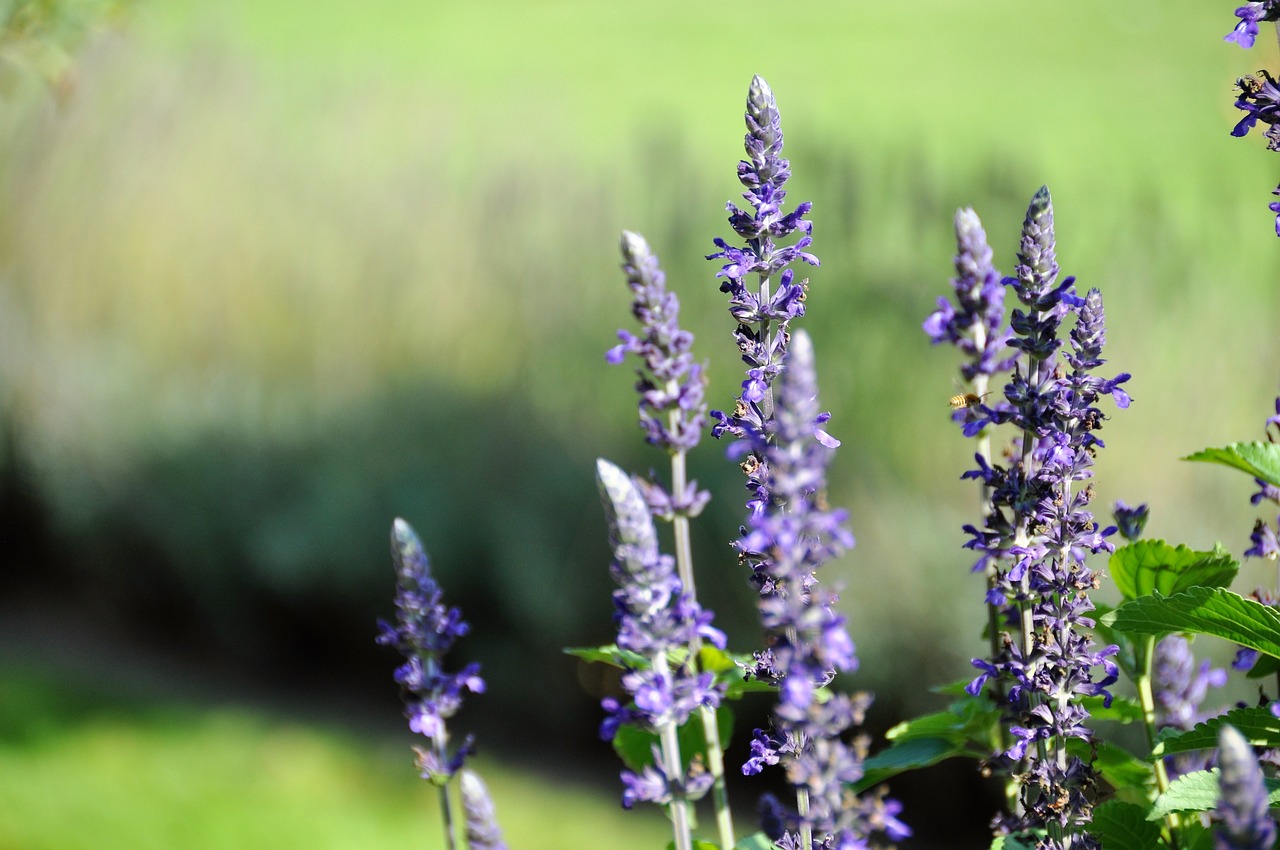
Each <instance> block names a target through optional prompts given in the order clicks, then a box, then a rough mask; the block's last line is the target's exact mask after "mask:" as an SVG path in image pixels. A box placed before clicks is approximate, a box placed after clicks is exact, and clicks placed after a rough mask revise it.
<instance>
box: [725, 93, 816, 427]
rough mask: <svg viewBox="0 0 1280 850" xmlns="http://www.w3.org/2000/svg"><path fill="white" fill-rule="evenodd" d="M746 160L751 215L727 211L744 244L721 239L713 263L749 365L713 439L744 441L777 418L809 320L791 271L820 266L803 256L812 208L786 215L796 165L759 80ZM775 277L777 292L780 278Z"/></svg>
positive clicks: (743, 176) (743, 169)
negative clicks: (776, 398) (796, 337)
mask: <svg viewBox="0 0 1280 850" xmlns="http://www.w3.org/2000/svg"><path fill="white" fill-rule="evenodd" d="M746 119H747V135H746V151H747V159H746V160H743V161H741V162H739V163H738V180H739V181H740V182H741V183H742V185H743V186H745V187H746V189H747V191H746V192H745V193H743V198H745V199H746V200H747V202H748V203H749V204H750V209H749V210H743V209H740V208H738V207H737V206H736V205H735V204H733V203H730V204H728V206H727V208H728V210H729V225H730V226H731V227H732V228H733V230H734V232H735V233H736V234H738V236H739V237H740V238H742V239H743V240H744V241H745V244H744V245H742V246H741V247H738V246H732V245H730V244H729V243H728V242H726V241H725V240H724V239H716V240H715V245H716V247H717V248H719V249H720V250H719V251H717V252H716V253H714V254H711V255H709V256H708V257H707V259H708V260H724V265H723V266H722V267H721V269H720V271H719V272H717V274H716V276H717V277H722V278H724V281H723V282H722V283H721V284H720V291H721V292H726V293H728V294H729V312H730V314H732V316H733V317H734V319H736V320H737V321H738V327H737V330H736V331H734V339H735V340H736V341H737V344H738V349H739V350H740V351H741V352H742V360H743V362H745V363H746V364H747V380H746V381H744V382H743V384H742V395H741V396H740V397H739V398H738V399H737V401H736V404H735V406H734V409H733V411H732V412H731V413H726V412H724V411H719V410H713V411H711V416H712V417H713V418H714V419H715V420H716V424H715V425H714V426H713V427H712V429H711V433H712V434H713V435H715V436H716V437H719V436H721V435H722V434H724V433H726V432H727V433H730V434H733V435H735V436H738V437H744V436H746V435H748V434H751V433H757V432H759V431H760V430H761V429H762V428H763V427H764V422H765V420H767V419H768V418H769V417H770V416H771V415H772V398H771V395H772V393H771V390H770V387H771V386H772V385H773V381H774V379H775V378H776V377H777V375H778V373H779V372H780V371H781V370H782V363H783V360H784V359H785V358H786V353H787V341H788V338H789V335H788V331H787V327H788V325H789V323H790V322H791V320H792V319H794V318H796V317H798V316H803V315H804V299H805V293H806V291H807V287H808V281H807V280H803V281H800V282H799V283H797V282H796V281H795V273H794V272H793V271H792V270H791V269H790V268H788V266H790V265H791V264H792V263H794V262H796V261H797V260H798V261H800V262H803V263H808V264H809V265H812V266H816V265H818V258H817V257H815V256H813V254H811V253H809V252H808V251H807V250H806V249H807V248H808V247H809V245H810V244H812V242H813V239H812V237H811V236H810V234H811V232H812V229H813V223H812V222H810V221H808V220H807V219H805V215H807V214H808V212H809V210H810V209H811V208H812V206H813V205H812V204H810V203H809V202H807V201H806V202H804V203H802V204H798V205H797V206H796V208H795V209H794V210H792V211H791V212H789V213H788V212H784V211H783V208H782V202H783V199H785V198H786V196H787V193H786V190H785V189H784V188H783V186H785V184H786V182H787V179H788V178H789V177H790V176H791V164H790V163H789V162H787V160H785V159H783V157H782V119H781V116H780V115H779V113H778V105H777V102H776V101H775V100H774V97H773V92H772V91H770V89H769V85H768V83H766V82H765V81H764V79H763V78H761V77H760V76H759V75H757V76H755V77H753V78H752V80H751V87H750V89H749V90H748V92H747V113H746ZM796 231H799V232H800V233H801V234H802V235H801V237H800V238H799V239H798V240H797V241H796V242H795V243H794V244H790V245H784V244H781V241H780V240H783V239H786V238H788V237H789V236H791V235H792V234H793V233H795V232H796ZM779 272H781V275H780V276H778V278H777V281H776V287H775V286H774V284H775V281H774V277H775V275H779Z"/></svg>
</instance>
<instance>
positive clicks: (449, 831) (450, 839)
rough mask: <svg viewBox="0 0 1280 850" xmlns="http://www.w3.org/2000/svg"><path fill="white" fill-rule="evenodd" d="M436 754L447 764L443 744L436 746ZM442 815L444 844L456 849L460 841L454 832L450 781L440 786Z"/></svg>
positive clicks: (446, 846) (449, 848)
mask: <svg viewBox="0 0 1280 850" xmlns="http://www.w3.org/2000/svg"><path fill="white" fill-rule="evenodd" d="M436 755H437V756H438V757H439V758H440V759H441V764H447V763H448V760H447V757H446V754H445V752H444V748H443V747H442V746H437V747H436ZM440 816H441V819H442V820H443V821H444V845H445V848H446V850H456V848H457V846H458V843H457V837H456V835H455V834H454V833H455V832H456V828H455V827H454V824H453V803H452V801H451V800H450V798H449V783H447V782H446V783H445V784H444V785H441V786H440Z"/></svg>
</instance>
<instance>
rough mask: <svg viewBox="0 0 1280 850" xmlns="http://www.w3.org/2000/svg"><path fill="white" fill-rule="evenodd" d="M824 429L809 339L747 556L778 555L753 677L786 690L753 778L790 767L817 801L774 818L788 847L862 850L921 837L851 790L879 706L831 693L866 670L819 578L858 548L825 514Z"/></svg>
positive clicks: (786, 383) (757, 752)
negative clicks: (889, 837)
mask: <svg viewBox="0 0 1280 850" xmlns="http://www.w3.org/2000/svg"><path fill="white" fill-rule="evenodd" d="M819 420H820V414H819V411H818V399H817V380H816V377H815V370H814V358H813V346H812V343H810V341H809V337H808V335H806V334H805V333H803V332H799V333H797V334H796V335H795V337H794V338H793V339H792V341H791V348H790V352H789V354H788V357H787V362H786V368H785V370H784V371H783V372H782V376H781V378H780V379H779V384H778V398H777V410H776V417H775V419H773V420H771V421H770V422H769V424H768V426H767V428H766V431H765V433H762V434H760V435H759V436H758V437H757V438H756V441H755V442H754V444H753V445H752V451H753V452H754V453H756V454H758V456H760V457H762V458H764V459H765V460H766V461H767V464H768V467H767V468H768V470H769V479H768V480H767V481H766V482H765V485H766V488H767V491H768V493H769V496H768V499H767V501H766V502H765V503H764V504H763V505H762V508H761V510H760V511H759V512H758V513H756V514H753V515H752V516H751V518H750V519H749V521H748V527H747V529H746V536H745V537H744V538H743V540H742V541H741V542H740V544H739V545H740V548H741V550H742V551H743V552H745V553H767V557H764V558H761V559H759V560H758V561H757V562H756V563H757V568H758V569H759V570H760V573H761V574H760V576H759V582H758V583H759V584H760V586H761V587H762V589H763V590H762V594H763V595H762V596H761V599H760V612H761V619H762V621H763V624H764V626H765V628H766V630H767V631H768V633H769V635H770V641H771V645H770V648H769V649H768V650H765V651H764V652H760V653H757V654H756V663H755V665H754V666H753V667H752V668H751V669H750V670H749V672H750V673H751V674H753V675H755V676H757V677H759V678H761V679H764V680H766V681H770V682H773V683H775V684H777V685H778V686H779V694H778V705H777V707H776V708H775V710H774V716H773V722H772V726H771V728H770V729H769V730H768V731H765V730H756V735H755V740H754V741H753V742H752V745H751V752H752V756H751V758H750V759H749V760H748V762H747V763H746V764H745V765H744V766H743V772H744V773H747V774H752V773H758V772H760V771H761V770H762V769H763V768H764V767H765V766H768V765H773V764H780V765H781V766H782V767H784V768H785V770H786V771H787V776H788V780H789V781H790V783H791V784H792V785H793V786H794V787H795V788H796V789H797V791H804V792H805V796H806V797H807V800H808V809H807V812H805V813H803V814H801V813H800V812H788V813H782V812H781V811H780V809H771V812H772V813H773V815H772V816H773V817H775V818H781V820H782V822H783V823H784V824H785V825H786V827H787V829H788V830H790V831H789V832H787V834H786V835H784V836H783V837H782V838H781V839H780V840H779V842H778V843H779V846H794V847H799V846H807V845H806V844H805V842H803V841H802V840H801V838H800V836H801V835H804V834H809V835H811V836H812V842H813V846H815V847H817V846H822V847H861V846H864V845H863V843H862V842H865V841H866V839H867V838H868V836H869V835H870V834H871V833H872V832H873V831H875V830H877V829H882V830H889V829H891V830H893V831H894V832H895V833H896V834H899V835H902V834H908V833H909V830H906V827H905V826H904V825H903V824H902V823H901V821H899V820H898V819H897V817H896V815H897V812H898V808H897V804H896V803H893V802H892V801H889V802H888V803H886V804H883V805H867V806H860V805H857V804H853V805H851V804H850V801H849V798H848V789H847V787H846V786H847V785H848V784H849V783H852V782H856V781H857V780H858V779H859V778H860V777H861V776H862V753H861V749H860V748H859V747H851V746H849V745H848V744H846V743H844V741H843V735H844V733H845V732H846V730H848V729H849V728H850V727H852V726H855V725H860V724H861V723H862V719H863V715H864V713H865V711H866V708H867V706H868V705H869V703H870V697H869V696H867V695H865V694H861V695H858V696H855V697H852V698H851V697H848V696H846V695H843V694H829V695H825V696H824V695H821V694H820V693H819V690H820V689H821V688H823V687H824V686H825V685H827V684H828V683H829V682H830V681H831V679H832V678H833V677H834V676H835V674H836V673H837V672H839V671H850V670H853V669H855V668H856V666H857V657H856V656H855V654H854V646H853V641H852V640H851V639H850V638H849V633H848V630H847V629H846V627H845V620H844V617H843V616H842V615H840V614H838V613H837V612H836V611H835V607H834V606H835V602H836V596H835V594H834V593H833V592H832V591H830V590H829V589H827V588H825V587H824V586H823V585H822V584H821V583H820V582H819V580H818V577H817V570H818V568H819V567H821V566H822V565H823V564H824V563H826V562H827V561H828V560H830V559H831V558H833V557H835V556H837V555H839V554H840V553H841V552H842V551H843V550H845V549H847V548H848V547H850V546H852V545H853V543H854V540H853V535H852V534H850V533H849V531H848V529H847V527H846V522H847V518H848V516H847V513H846V512H845V511H843V510H833V509H831V508H829V507H827V505H826V503H825V495H824V494H825V489H826V467H827V464H828V462H829V460H830V456H831V449H829V448H827V447H826V446H824V445H823V444H822V443H821V442H820V441H819V438H818V430H819V428H818V423H819Z"/></svg>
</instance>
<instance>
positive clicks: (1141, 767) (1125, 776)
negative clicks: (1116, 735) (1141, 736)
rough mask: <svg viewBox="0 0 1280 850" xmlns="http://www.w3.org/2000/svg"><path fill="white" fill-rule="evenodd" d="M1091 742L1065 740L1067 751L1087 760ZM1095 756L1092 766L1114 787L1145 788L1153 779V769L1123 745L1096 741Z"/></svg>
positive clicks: (1090, 751)
mask: <svg viewBox="0 0 1280 850" xmlns="http://www.w3.org/2000/svg"><path fill="white" fill-rule="evenodd" d="M1091 746H1092V745H1091V744H1089V742H1088V741H1082V740H1080V739H1079V738H1069V739H1068V740H1067V752H1069V753H1071V754H1072V755H1073V756H1076V757H1077V758H1079V759H1081V760H1082V761H1086V762H1087V761H1088V760H1089V759H1090V758H1091V757H1092V750H1091ZM1097 751H1098V755H1097V758H1096V759H1094V762H1093V768H1094V770H1096V771H1098V773H1100V774H1101V775H1102V778H1103V779H1105V780H1107V782H1109V783H1110V784H1111V787H1113V788H1116V789H1121V788H1145V787H1146V786H1147V785H1149V784H1150V783H1151V782H1153V781H1154V779H1155V769H1154V768H1153V767H1152V766H1151V765H1150V764H1149V763H1147V762H1145V761H1143V760H1142V759H1140V758H1138V757H1137V756H1135V755H1134V754H1133V753H1131V752H1129V751H1128V750H1126V749H1125V748H1124V747H1121V746H1118V745H1116V744H1112V743H1108V742H1107V741H1098V742H1097Z"/></svg>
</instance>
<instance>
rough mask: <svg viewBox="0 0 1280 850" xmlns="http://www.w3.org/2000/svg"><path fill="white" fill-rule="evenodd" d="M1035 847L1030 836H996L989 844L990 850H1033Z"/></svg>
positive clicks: (1033, 840)
mask: <svg viewBox="0 0 1280 850" xmlns="http://www.w3.org/2000/svg"><path fill="white" fill-rule="evenodd" d="M1035 846H1036V843H1035V839H1034V838H1032V837H1030V836H1013V835H997V836H996V837H995V839H994V840H992V842H991V850H1035Z"/></svg>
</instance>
